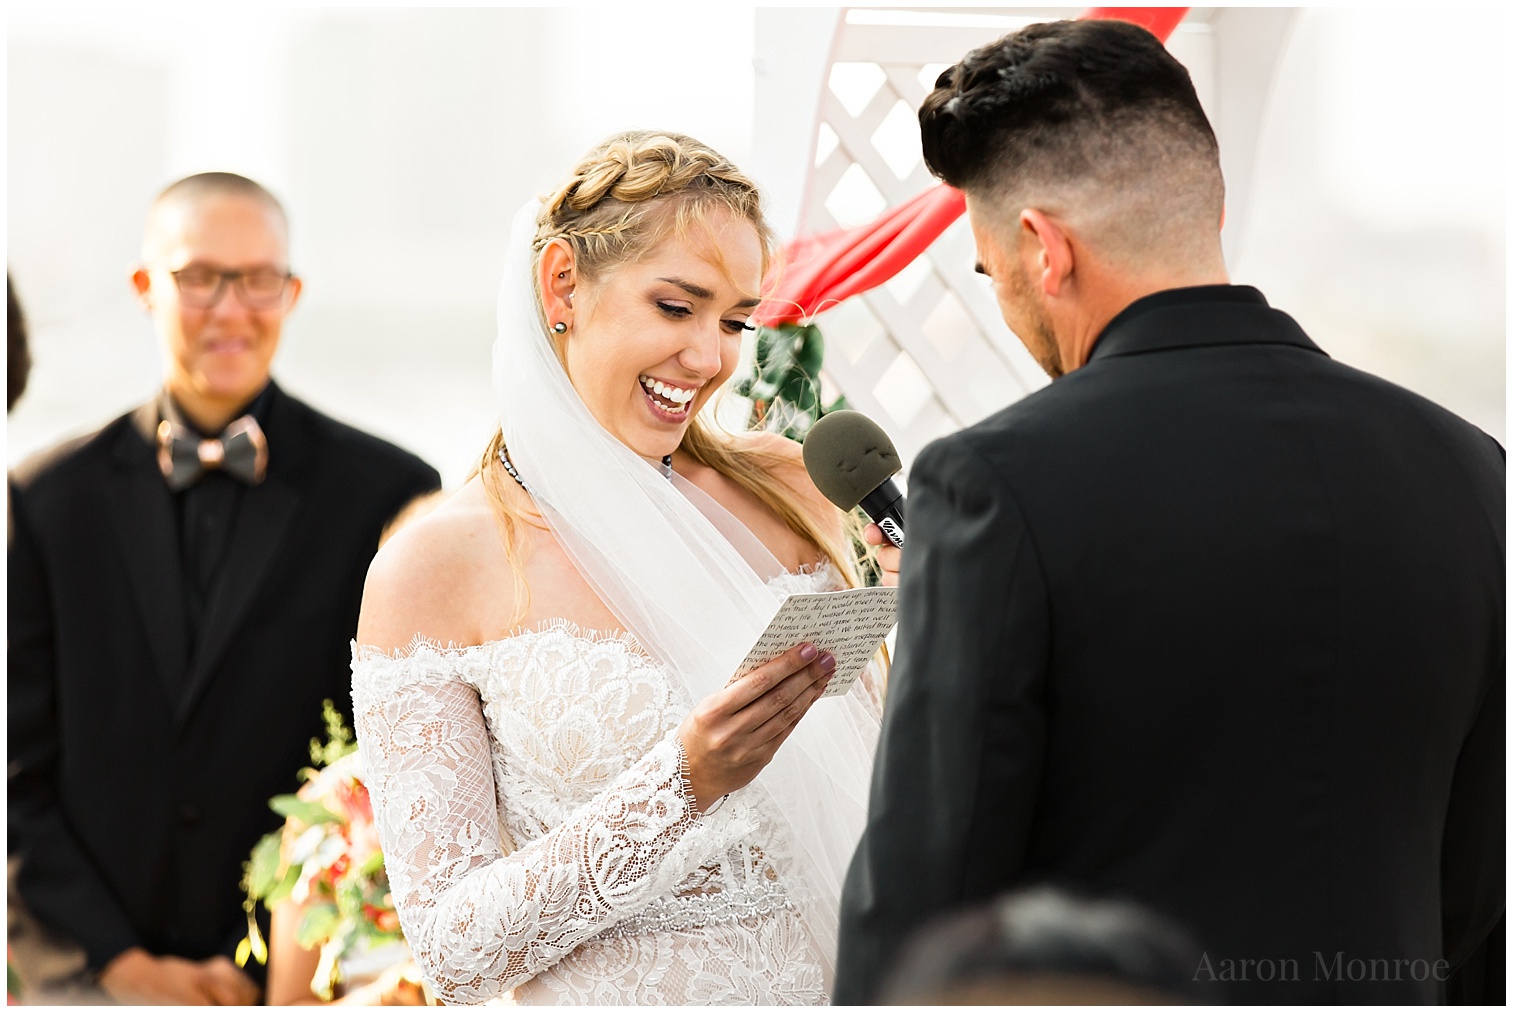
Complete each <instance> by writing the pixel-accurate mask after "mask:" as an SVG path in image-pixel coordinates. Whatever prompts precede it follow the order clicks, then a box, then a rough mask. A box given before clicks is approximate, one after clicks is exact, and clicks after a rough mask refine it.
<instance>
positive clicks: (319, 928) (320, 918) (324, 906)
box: [294, 903, 341, 950]
mask: <svg viewBox="0 0 1513 1013" xmlns="http://www.w3.org/2000/svg"><path fill="white" fill-rule="evenodd" d="M340 920H341V914H340V912H338V911H337V910H336V905H335V904H330V903H320V904H311V905H310V906H309V907H308V908H306V909H305V917H304V918H303V919H302V920H301V921H300V923H299V932H298V933H297V934H296V935H295V937H294V939H295V941H296V942H297V943H299V944H300V945H301V946H303V947H304V948H305V949H307V950H308V949H311V948H313V947H315V946H319V945H320V944H321V943H324V942H325V941H326V939H327V938H328V937H329V936H330V935H331V933H332V931H333V930H334V929H335V928H336V925H337V922H339V921H340Z"/></svg>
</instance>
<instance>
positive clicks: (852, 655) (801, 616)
mask: <svg viewBox="0 0 1513 1013" xmlns="http://www.w3.org/2000/svg"><path fill="white" fill-rule="evenodd" d="M897 620H898V588H895V587H855V588H851V589H850V590H846V591H823V592H820V593H818V594H795V595H789V596H788V597H787V598H786V599H784V601H783V604H782V606H781V607H780V608H779V609H778V612H777V615H775V616H773V617H772V622H770V623H768V624H767V629H766V630H765V631H763V633H762V635H761V636H760V637H759V638H757V642H756V644H755V645H754V646H753V647H752V648H751V650H750V651H749V652H747V654H746V660H745V661H743V662H741V666H740V668H738V669H737V670H736V676H735V677H736V678H737V679H740V678H743V677H744V676H746V675H747V674H748V673H749V672H751V670H752V669H754V668H759V667H761V666H762V665H765V664H767V662H769V661H771V660H773V659H774V658H776V657H777V656H778V655H780V654H782V653H783V652H784V651H786V650H788V649H789V648H791V647H793V646H794V645H796V644H802V643H805V642H806V641H807V642H808V643H811V644H813V645H814V646H815V647H818V648H819V649H820V650H821V651H829V652H830V653H831V654H833V655H835V675H834V676H832V677H831V679H830V685H829V686H827V687H826V688H825V694H824V695H825V696H843V695H844V694H845V693H846V692H847V691H849V690H850V689H851V684H852V683H854V682H855V681H856V677H857V676H859V675H861V673H862V670H863V669H865V668H866V667H867V662H868V661H869V660H871V658H872V655H873V653H874V652H875V651H876V650H877V645H878V644H881V643H882V642H883V638H884V637H885V636H887V635H888V631H889V630H890V629H892V628H893V624H894V623H895V622H897Z"/></svg>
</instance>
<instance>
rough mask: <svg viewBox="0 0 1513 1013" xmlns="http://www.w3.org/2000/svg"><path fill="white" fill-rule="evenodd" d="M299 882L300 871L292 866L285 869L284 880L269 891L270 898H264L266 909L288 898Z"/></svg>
mask: <svg viewBox="0 0 1513 1013" xmlns="http://www.w3.org/2000/svg"><path fill="white" fill-rule="evenodd" d="M298 882H299V870H298V869H296V868H295V867H294V866H292V865H290V866H288V867H286V868H285V869H284V878H283V879H281V880H279V881H278V882H277V883H275V884H274V885H273V889H271V890H269V891H268V896H266V897H264V898H263V906H264V907H269V908H271V907H273V905H275V904H277V903H278V902H279V901H281V900H283V899H284V898H286V897H288V896H289V894H290V893H292V892H293V890H294V884H295V883H298Z"/></svg>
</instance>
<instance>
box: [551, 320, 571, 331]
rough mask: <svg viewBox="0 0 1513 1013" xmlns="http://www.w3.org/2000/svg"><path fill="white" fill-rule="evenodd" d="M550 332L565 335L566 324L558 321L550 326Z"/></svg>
mask: <svg viewBox="0 0 1513 1013" xmlns="http://www.w3.org/2000/svg"><path fill="white" fill-rule="evenodd" d="M552 330H554V331H556V332H557V333H558V334H566V333H567V324H565V323H563V322H562V321H561V320H558V321H557V322H556V323H555V324H552Z"/></svg>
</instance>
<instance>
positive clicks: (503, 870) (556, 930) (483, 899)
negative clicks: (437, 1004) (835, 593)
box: [352, 569, 834, 1005]
mask: <svg viewBox="0 0 1513 1013" xmlns="http://www.w3.org/2000/svg"><path fill="white" fill-rule="evenodd" d="M783 584H784V586H782V587H780V588H775V590H780V591H781V592H791V591H796V590H820V589H825V588H827V587H830V586H833V584H834V581H833V576H832V574H831V573H830V572H829V571H828V570H824V569H822V570H820V571H819V572H817V573H813V574H804V575H796V576H795V575H791V576H789V577H788V578H786V579H783ZM352 673H353V687H352V699H353V714H354V721H355V723H356V727H357V734H358V743H359V747H360V749H361V752H362V760H363V766H364V769H365V770H366V771H367V772H368V778H369V784H368V787H369V790H370V792H371V794H372V799H373V804H374V812H375V815H376V818H377V825H378V830H379V836H380V839H381V840H382V843H383V847H384V854H385V856H386V861H387V866H388V873H389V879H390V883H391V885H392V887H393V890H394V899H395V903H396V906H397V907H398V909H399V913H400V920H401V923H402V925H403V927H404V931H405V936H406V938H407V939H408V941H409V943H410V947H411V950H412V951H413V952H414V955H415V958H416V960H417V963H418V964H419V966H420V967H421V969H422V971H423V972H424V973H425V975H426V977H427V979H428V980H429V982H430V984H431V987H432V988H433V989H434V990H435V991H436V994H437V995H438V996H439V997H440V998H441V999H442V1000H443V1001H445V1002H448V1003H476V1002H480V1001H484V1000H487V999H491V998H495V997H506V998H507V999H508V1000H509V1001H512V1002H516V1003H521V1004H535V1003H544V1004H579V1003H591V1004H605V1003H611V1004H648V1003H679V1004H690V1003H697V1004H753V1003H754V1004H762V1005H789V1004H813V1003H822V1002H824V1001H825V1000H826V996H825V991H824V984H823V981H822V976H821V972H820V963H819V959H818V955H817V954H816V953H815V952H814V944H813V942H812V940H811V939H810V937H809V935H808V933H807V931H806V930H805V929H804V926H803V923H802V921H801V920H800V919H799V918H798V916H797V915H796V914H795V913H794V909H793V905H792V899H791V898H790V897H789V896H788V895H787V893H786V892H785V889H784V878H785V877H784V874H783V870H784V868H785V867H786V865H787V863H788V861H789V859H788V856H787V849H786V847H785V846H784V844H783V842H782V841H781V840H779V839H777V835H776V834H775V833H774V832H773V831H772V829H771V827H772V821H771V820H770V819H766V818H764V814H763V812H762V808H761V803H758V802H751V801H748V800H747V799H745V798H743V795H744V794H745V793H742V792H737V793H735V794H734V795H732V796H731V797H730V799H729V800H727V802H726V804H725V805H722V806H721V807H720V808H719V809H718V810H716V811H715V812H713V813H710V814H708V815H705V816H698V817H696V815H695V812H694V809H693V804H692V798H691V796H690V794H689V793H688V791H687V790H686V782H685V781H684V778H683V757H682V747H681V745H680V744H679V743H678V741H677V738H676V736H675V735H674V734H673V733H674V731H675V729H676V728H677V726H678V723H679V722H680V721H681V720H682V718H683V715H684V714H686V713H687V711H688V709H689V707H690V706H691V703H692V702H691V701H689V700H685V699H681V693H680V690H679V689H678V688H677V687H676V684H675V683H674V682H673V681H672V680H670V679H669V678H668V677H667V675H666V673H664V672H663V671H662V669H661V668H660V667H659V666H658V665H657V664H656V663H655V662H653V661H652V660H651V659H650V658H649V657H648V656H647V655H646V654H645V653H644V652H643V651H642V650H641V649H640V646H639V645H638V644H637V643H636V641H635V640H634V638H632V637H630V636H627V635H605V634H598V633H592V632H585V631H580V630H578V629H576V628H575V627H573V626H571V625H569V624H567V623H566V622H562V621H555V622H551V623H547V624H544V625H543V626H542V627H541V628H539V629H536V630H529V631H522V632H519V633H517V634H516V635H514V636H511V637H508V638H506V639H504V640H499V641H494V642H492V643H489V644H484V645H481V646H478V647H468V648H443V647H441V646H439V645H437V644H434V643H429V642H426V641H423V640H418V641H417V642H416V643H415V644H413V645H412V646H411V647H410V649H408V650H406V651H401V652H396V653H394V654H385V653H384V652H381V651H376V650H373V649H370V648H362V647H358V646H356V645H354V648H353V663H352Z"/></svg>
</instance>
